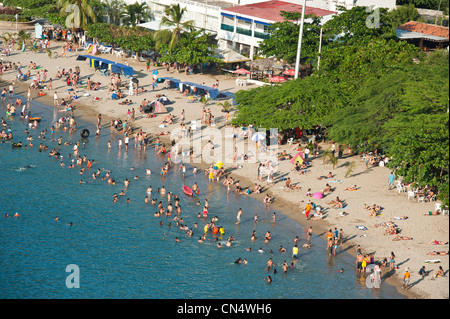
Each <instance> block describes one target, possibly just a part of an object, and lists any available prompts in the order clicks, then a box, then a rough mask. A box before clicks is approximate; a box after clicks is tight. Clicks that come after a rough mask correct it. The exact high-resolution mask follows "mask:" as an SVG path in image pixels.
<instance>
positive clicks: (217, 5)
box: [124, 0, 395, 59]
mask: <svg viewBox="0 0 450 319" xmlns="http://www.w3.org/2000/svg"><path fill="white" fill-rule="evenodd" d="M136 1H138V2H140V3H142V2H144V1H145V2H146V3H147V5H148V7H149V9H150V13H151V16H152V19H151V21H148V22H146V23H142V24H140V26H143V27H146V28H148V29H152V30H159V29H160V28H161V27H160V23H161V20H162V18H163V16H164V10H165V9H166V8H167V7H170V6H171V5H175V4H179V5H180V7H181V8H186V12H185V14H184V15H183V22H184V21H188V20H192V21H194V26H195V27H197V28H203V29H205V30H206V31H207V32H209V33H210V34H217V37H216V39H217V40H218V45H219V48H220V49H222V50H225V49H233V50H236V51H238V52H240V53H245V54H247V55H249V56H250V58H251V59H252V58H253V55H254V53H255V51H256V49H257V48H258V46H259V43H260V42H261V41H263V40H264V39H265V38H267V37H268V36H269V35H268V33H267V28H268V27H269V26H270V25H271V24H272V23H274V22H282V21H283V18H282V17H281V16H280V15H279V13H280V10H283V11H297V12H301V8H302V6H301V4H302V3H303V0H283V1H278V0H269V1H267V0H124V2H125V3H126V4H132V3H135V2H136ZM338 6H344V7H345V8H347V9H351V8H353V7H355V6H374V7H384V8H389V9H393V8H395V0H370V1H369V0H307V2H306V14H315V15H316V16H320V17H322V21H321V22H322V24H323V23H325V22H326V21H328V20H329V19H331V18H332V16H333V15H335V14H339V11H338V10H337V8H338Z"/></svg>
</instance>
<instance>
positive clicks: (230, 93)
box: [219, 92, 237, 105]
mask: <svg viewBox="0 0 450 319" xmlns="http://www.w3.org/2000/svg"><path fill="white" fill-rule="evenodd" d="M221 97H225V98H230V97H231V98H232V99H233V103H232V104H233V105H236V104H237V103H236V102H235V101H234V93H233V92H220V94H219V98H221Z"/></svg>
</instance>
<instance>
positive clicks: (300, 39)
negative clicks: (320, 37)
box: [294, 0, 306, 79]
mask: <svg viewBox="0 0 450 319" xmlns="http://www.w3.org/2000/svg"><path fill="white" fill-rule="evenodd" d="M305 10H306V0H303V5H302V18H301V20H300V32H299V34H298V47H297V59H296V61H295V77H294V78H295V79H297V78H298V73H299V68H300V52H301V51H302V38H303V24H304V23H305Z"/></svg>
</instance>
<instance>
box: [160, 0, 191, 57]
mask: <svg viewBox="0 0 450 319" xmlns="http://www.w3.org/2000/svg"><path fill="white" fill-rule="evenodd" d="M185 12H186V8H183V9H181V7H180V5H179V4H176V5H171V6H170V7H167V8H166V9H165V10H164V13H165V16H164V17H163V18H162V20H161V23H160V26H166V27H169V28H170V29H171V30H170V33H169V32H168V30H160V31H158V32H156V34H155V41H156V42H157V43H158V45H157V46H159V45H160V44H163V43H165V44H168V50H169V52H172V49H173V48H174V47H175V45H176V44H177V43H178V41H179V40H180V37H181V34H182V32H183V30H189V31H191V30H192V29H193V26H194V21H192V20H188V21H185V22H182V20H183V15H184V13H185ZM169 34H170V37H167V36H168V35H169Z"/></svg>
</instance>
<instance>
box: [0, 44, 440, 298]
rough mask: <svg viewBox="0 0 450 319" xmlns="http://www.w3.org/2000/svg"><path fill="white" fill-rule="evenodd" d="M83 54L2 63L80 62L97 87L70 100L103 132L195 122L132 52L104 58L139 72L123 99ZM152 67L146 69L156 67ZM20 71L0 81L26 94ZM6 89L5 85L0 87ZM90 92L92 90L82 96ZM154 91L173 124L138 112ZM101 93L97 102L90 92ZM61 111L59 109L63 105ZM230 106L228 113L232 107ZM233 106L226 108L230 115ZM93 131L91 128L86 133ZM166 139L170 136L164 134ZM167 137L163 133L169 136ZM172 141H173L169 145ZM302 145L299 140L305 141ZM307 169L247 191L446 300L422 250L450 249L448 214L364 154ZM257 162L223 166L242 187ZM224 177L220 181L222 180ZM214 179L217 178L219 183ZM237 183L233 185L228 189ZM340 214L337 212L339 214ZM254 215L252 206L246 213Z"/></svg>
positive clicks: (44, 65) (419, 294)
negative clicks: (404, 188)
mask: <svg viewBox="0 0 450 319" xmlns="http://www.w3.org/2000/svg"><path fill="white" fill-rule="evenodd" d="M62 44H63V43H62V42H57V43H52V44H51V48H52V49H53V50H57V52H60V51H61V47H62ZM80 54H86V52H85V51H78V52H70V53H67V57H60V58H56V59H49V57H48V56H47V54H46V53H33V52H31V51H26V52H19V51H13V54H12V55H11V56H9V57H3V63H5V62H6V63H8V62H9V61H11V62H13V63H16V64H17V62H19V61H20V63H21V64H22V65H23V66H24V67H25V69H26V67H27V66H28V64H29V63H30V61H33V62H35V63H36V64H37V66H39V67H40V69H39V70H32V71H31V73H32V76H33V75H35V74H37V71H41V70H43V69H46V70H48V76H47V78H53V79H54V78H55V74H56V73H57V72H58V71H61V70H62V69H63V68H65V69H66V70H67V69H69V68H72V69H73V68H74V67H75V66H79V67H80V70H81V76H80V80H81V81H86V79H87V77H90V78H91V80H93V81H98V82H101V84H102V85H101V88H100V90H98V91H86V89H84V88H80V89H79V90H78V96H79V98H78V99H76V100H73V101H72V102H71V103H72V104H73V105H74V106H75V115H76V116H77V117H82V118H83V119H86V120H89V121H92V122H94V123H95V122H96V118H97V115H98V114H99V113H100V114H102V132H101V134H102V133H103V132H105V131H106V132H107V131H108V130H109V123H110V121H111V120H112V119H116V118H120V119H122V120H125V119H126V118H127V110H128V109H131V108H134V109H135V110H136V118H135V121H134V122H133V123H132V127H133V129H134V131H135V132H137V131H139V130H142V131H144V132H146V133H147V134H150V136H151V137H152V140H153V141H154V140H155V134H156V133H157V132H159V131H169V132H170V131H171V130H173V129H175V128H178V127H179V125H180V123H179V117H180V115H181V111H182V109H184V110H185V115H186V119H185V123H190V121H192V120H197V121H198V122H200V119H201V116H202V109H203V106H204V105H203V104H202V103H199V102H195V103H189V102H188V98H187V97H186V96H183V95H182V94H181V93H180V92H179V90H168V89H165V88H164V84H160V85H159V86H158V88H156V89H155V90H154V91H153V90H152V86H151V83H152V76H151V73H150V72H147V71H146V65H145V63H144V62H137V61H136V60H134V59H132V58H117V57H115V56H113V55H110V54H106V55H103V56H102V57H104V58H106V59H109V60H113V61H116V62H120V63H124V64H125V63H128V64H129V65H130V66H132V67H133V68H134V70H135V71H136V77H137V78H138V79H139V86H140V87H143V88H144V89H146V90H147V92H144V93H139V94H138V95H137V96H135V95H134V96H127V93H128V90H126V89H124V90H123V92H124V93H125V97H124V98H123V99H121V100H112V98H111V94H110V93H109V92H108V86H109V77H107V76H104V75H101V74H100V73H98V72H95V71H94V69H93V68H90V66H89V63H88V62H87V61H76V57H77V56H78V55H80ZM154 69H155V67H151V69H150V71H153V70H154ZM157 69H158V71H159V76H160V77H164V76H169V77H173V78H176V79H180V80H188V81H190V82H194V83H199V84H202V83H205V85H207V86H212V84H214V83H216V80H219V90H220V91H227V92H237V91H238V90H240V89H251V88H254V87H256V86H255V85H249V86H246V87H242V86H236V77H235V76H233V75H232V74H230V75H210V74H195V75H186V74H184V73H178V72H176V71H174V70H173V69H172V68H171V69H170V70H169V71H167V70H166V69H165V68H163V67H158V68H157ZM16 75H17V71H6V72H5V73H4V74H3V75H2V77H1V80H2V81H3V82H2V85H3V86H6V83H7V82H14V83H15V84H14V87H15V92H14V93H16V94H22V95H23V96H26V95H27V88H28V87H29V85H30V80H28V81H26V82H18V81H16V80H15V78H16ZM1 89H3V87H1ZM55 91H56V92H58V95H59V97H60V98H66V95H67V86H66V85H65V83H64V82H63V81H62V80H59V79H58V80H53V90H52V91H48V90H44V92H45V93H46V95H45V96H42V97H41V96H38V91H37V90H33V91H32V97H33V99H35V100H36V101H38V102H41V103H44V104H48V105H53V93H54V92H55ZM84 93H88V94H89V96H84ZM156 94H165V95H166V96H167V97H168V98H169V100H170V101H172V102H174V103H172V104H170V105H168V106H167V108H168V111H169V112H171V113H172V114H174V115H175V116H176V121H175V122H174V124H171V125H168V126H166V127H164V128H160V127H159V126H160V123H161V121H162V120H163V119H164V116H165V115H166V114H159V115H158V116H157V117H155V118H147V117H145V115H144V114H141V113H139V111H138V109H139V105H140V103H141V101H142V100H143V99H144V98H146V99H147V100H150V101H153V100H154V99H155V96H156ZM96 97H98V101H94V98H96ZM124 99H131V100H132V101H133V102H134V103H133V104H132V105H119V102H120V101H123V100H124ZM216 104H217V102H216V101H210V102H208V103H207V104H206V108H210V109H211V112H212V114H213V115H214V116H215V119H216V120H215V121H216V128H219V129H220V130H222V132H223V131H224V129H225V118H224V114H225V113H222V112H221V107H220V106H217V105H216ZM61 109H62V107H61ZM232 112H233V111H232ZM232 112H231V113H232ZM91 134H94V132H91ZM166 138H167V136H166ZM166 141H168V139H166ZM169 145H170V144H169ZM304 145H305V144H303V146H304ZM319 146H320V147H321V149H322V150H324V149H326V148H327V147H328V146H329V144H327V143H325V144H324V143H321V144H320V145H319ZM283 150H286V152H287V153H289V154H291V155H295V154H296V153H297V150H296V149H295V148H294V147H293V146H292V145H281V146H279V151H283ZM351 162H355V168H354V170H353V172H352V174H351V175H350V176H348V177H345V175H346V172H347V169H348V165H349V164H350V163H351ZM311 163H312V167H310V168H308V172H307V173H306V174H304V175H300V174H299V173H298V172H296V171H293V170H292V168H293V165H292V164H291V163H290V161H289V160H284V161H279V162H278V167H277V170H276V172H275V173H274V176H273V177H274V178H273V183H271V184H268V183H267V178H266V177H264V178H263V180H262V181H261V182H258V184H260V185H261V186H262V187H263V192H262V193H261V194H251V195H249V196H251V197H255V198H257V199H259V200H263V198H264V197H265V195H266V194H270V196H272V197H274V198H275V201H274V203H273V204H271V206H272V208H273V210H279V211H281V212H282V213H283V214H285V215H286V216H288V217H289V218H291V219H292V220H295V221H297V222H298V223H300V224H301V225H303V226H304V227H305V228H306V229H307V228H309V227H310V226H312V229H313V233H314V234H315V235H318V236H321V237H324V238H326V232H327V231H328V230H329V229H332V230H334V228H335V227H336V228H337V229H342V230H343V234H344V239H345V240H344V243H343V245H342V247H341V248H340V251H344V250H345V251H347V252H348V253H350V254H352V255H355V256H356V247H357V246H358V245H360V246H361V248H362V251H363V254H368V253H372V254H373V255H374V256H375V260H376V261H381V260H383V258H384V257H386V258H388V260H389V259H390V255H391V252H394V253H395V256H396V258H395V261H396V264H397V265H398V267H399V268H398V269H397V270H395V271H388V270H387V271H385V272H383V276H384V277H385V278H387V282H388V283H390V284H392V285H395V286H396V287H398V290H399V292H400V293H402V294H405V295H406V296H408V297H409V298H427V299H448V298H449V276H448V267H449V257H448V255H446V256H432V255H427V253H428V252H432V251H448V244H447V245H430V244H429V243H430V242H431V241H432V240H437V241H445V242H448V241H449V219H448V218H449V217H448V215H438V216H425V215H424V214H425V213H428V212H429V211H434V210H435V203H436V202H431V203H429V202H425V203H419V202H418V201H417V200H416V199H415V200H414V199H409V200H408V197H407V193H406V192H402V193H399V192H398V191H397V189H395V188H393V189H391V190H390V189H389V188H388V176H389V174H390V170H389V169H388V168H386V167H379V166H377V167H371V168H366V166H365V163H364V161H363V159H362V158H361V157H359V156H347V155H345V152H344V156H343V158H340V159H339V161H338V163H337V165H336V167H335V168H334V169H333V167H332V165H331V164H329V163H324V162H323V158H322V157H321V156H320V155H319V156H318V157H317V158H314V159H313V160H312V161H311ZM198 166H199V167H200V168H206V167H207V165H206V164H202V165H198ZM257 166H258V164H256V163H242V164H240V166H238V167H236V165H235V164H234V163H233V164H227V163H225V165H224V168H225V169H226V172H227V173H229V174H230V175H231V176H233V177H234V179H235V180H238V181H239V182H240V184H241V186H243V188H245V187H252V186H253V185H254V183H256V182H257ZM329 172H331V173H332V178H330V179H318V177H320V176H326V175H327V174H328V173H329ZM288 177H290V178H291V180H292V183H293V184H295V185H298V186H300V187H301V189H298V190H294V189H288V188H286V187H285V179H286V178H288ZM220 182H221V181H220ZM216 183H217V182H216ZM327 183H328V184H329V185H330V186H331V192H326V193H325V194H324V195H325V196H324V197H323V198H322V199H315V198H312V197H308V196H306V193H307V190H308V189H309V188H310V189H311V193H314V192H318V191H321V190H322V189H324V188H325V187H326V184H327ZM354 185H356V186H357V190H356V191H349V190H345V188H347V187H352V186H354ZM232 189H234V188H232ZM336 197H339V198H340V199H341V200H342V201H344V203H345V204H346V206H345V208H344V209H333V208H331V205H330V204H329V202H330V201H331V200H335V199H336ZM308 201H312V202H314V203H315V204H316V205H318V206H321V207H322V208H323V212H324V213H325V216H324V219H322V220H307V219H306V217H305V215H304V214H303V213H302V212H303V211H304V209H305V206H306V204H307V202H308ZM365 204H367V205H373V204H376V205H378V206H381V207H382V210H381V212H380V214H379V215H378V216H376V217H370V216H369V212H368V211H367V210H365V209H364V205H365ZM344 212H345V214H342V213H344ZM244 214H251V215H253V213H252V212H244ZM401 216H407V219H405V220H399V219H395V217H401ZM386 222H393V223H395V224H396V225H397V226H398V228H399V229H400V230H401V232H400V233H399V235H400V236H406V237H411V238H412V239H411V240H400V241H394V240H393V238H394V235H385V234H384V230H385V229H384V228H383V227H382V226H377V225H380V224H382V223H386ZM358 226H364V227H365V228H367V229H366V230H361V229H359V228H358ZM437 259H439V260H440V263H434V264H425V263H424V262H425V261H426V260H437ZM422 266H425V267H426V271H427V272H429V273H428V274H427V275H426V276H425V277H424V278H422V276H421V275H419V273H418V271H419V269H420V268H421V267H422ZM439 266H442V268H443V269H444V272H445V274H444V276H443V277H438V278H435V275H436V272H437V270H438V268H439ZM406 267H408V268H409V270H410V272H411V284H410V287H409V289H407V290H404V289H403V288H402V279H403V273H404V270H405V268H406Z"/></svg>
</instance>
